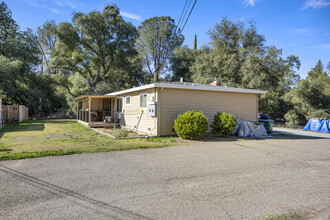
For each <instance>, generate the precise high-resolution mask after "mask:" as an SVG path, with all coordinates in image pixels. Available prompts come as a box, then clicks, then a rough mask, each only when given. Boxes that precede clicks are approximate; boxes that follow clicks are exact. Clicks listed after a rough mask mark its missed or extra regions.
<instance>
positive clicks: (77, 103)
mask: <svg viewBox="0 0 330 220" xmlns="http://www.w3.org/2000/svg"><path fill="white" fill-rule="evenodd" d="M76 105H77V120H79V101H77V102H76Z"/></svg>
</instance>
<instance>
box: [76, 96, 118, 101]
mask: <svg viewBox="0 0 330 220" xmlns="http://www.w3.org/2000/svg"><path fill="white" fill-rule="evenodd" d="M89 97H90V98H116V97H117V96H115V95H81V96H78V97H77V98H75V100H76V101H80V100H83V99H86V98H89Z"/></svg>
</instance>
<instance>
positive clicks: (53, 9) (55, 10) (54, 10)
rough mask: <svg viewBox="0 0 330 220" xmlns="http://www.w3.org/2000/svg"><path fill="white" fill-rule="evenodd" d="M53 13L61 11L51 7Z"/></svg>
mask: <svg viewBox="0 0 330 220" xmlns="http://www.w3.org/2000/svg"><path fill="white" fill-rule="evenodd" d="M50 10H51V11H52V12H53V13H55V14H58V13H60V12H59V11H58V10H57V9H55V8H51V9H50Z"/></svg>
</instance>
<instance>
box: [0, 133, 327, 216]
mask: <svg viewBox="0 0 330 220" xmlns="http://www.w3.org/2000/svg"><path fill="white" fill-rule="evenodd" d="M279 137H280V138H279V139H264V140H246V141H231V142H229V141H228V142H205V143H198V144H191V145H185V146H175V147H168V148H160V149H146V150H133V151H123V152H110V153H95V154H83V155H70V156H61V157H48V158H37V159H26V160H20V161H3V162H0V219H256V218H258V217H260V216H264V215H266V214H270V213H286V212H288V211H294V212H297V213H299V214H300V215H303V216H305V217H306V218H311V219H328V218H329V214H330V187H329V186H330V169H329V167H330V139H329V138H328V137H330V136H324V137H318V136H306V137H305V136H302V135H300V136H299V138H298V136H291V137H289V136H285V135H282V136H279Z"/></svg>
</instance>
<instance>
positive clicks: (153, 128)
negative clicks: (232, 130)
mask: <svg viewBox="0 0 330 220" xmlns="http://www.w3.org/2000/svg"><path fill="white" fill-rule="evenodd" d="M263 93H266V92H265V91H261V90H253V89H241V88H232V87H226V86H220V84H219V83H218V82H217V81H215V82H213V83H212V84H211V85H204V84H195V83H185V82H175V83H169V82H165V83H152V84H148V85H144V86H139V87H135V88H131V89H126V90H123V91H118V92H113V93H109V94H106V95H99V96H90V95H84V96H80V97H78V98H76V101H77V112H78V114H77V118H78V122H80V123H83V124H86V125H89V126H90V127H104V126H114V125H121V127H123V128H126V129H128V130H134V131H137V132H140V133H145V134H150V135H156V136H167V135H173V134H175V132H174V129H173V125H174V120H175V118H176V117H177V116H178V115H179V114H182V113H184V112H186V111H188V110H196V111H203V112H204V114H205V115H206V116H207V117H208V118H209V123H211V122H212V120H213V116H214V114H215V113H216V112H227V113H230V114H232V115H234V116H236V117H238V118H239V119H242V120H250V121H253V122H257V120H258V117H257V114H258V96H259V94H263Z"/></svg>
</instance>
